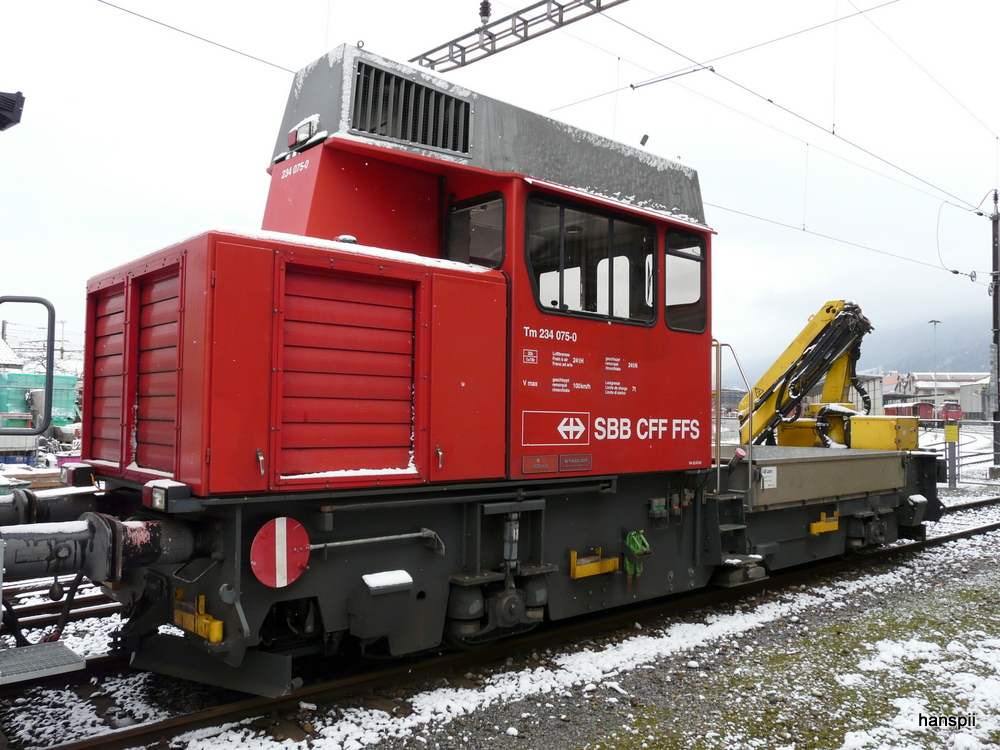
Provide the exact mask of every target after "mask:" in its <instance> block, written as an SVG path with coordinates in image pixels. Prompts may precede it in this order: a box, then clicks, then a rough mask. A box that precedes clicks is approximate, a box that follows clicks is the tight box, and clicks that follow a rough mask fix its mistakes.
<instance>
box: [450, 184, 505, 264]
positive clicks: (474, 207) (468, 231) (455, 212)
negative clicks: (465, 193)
mask: <svg viewBox="0 0 1000 750" xmlns="http://www.w3.org/2000/svg"><path fill="white" fill-rule="evenodd" d="M503 245H504V203H503V197H502V196H500V195H493V196H483V197H481V198H476V199H473V200H472V201H463V202H461V203H457V204H455V205H454V206H452V207H451V210H450V211H449V212H448V234H447V243H446V246H445V257H447V258H448V259H449V260H457V261H459V262H460V263H475V264H477V265H480V266H486V267H488V268H499V267H500V265H501V264H502V263H503Z"/></svg>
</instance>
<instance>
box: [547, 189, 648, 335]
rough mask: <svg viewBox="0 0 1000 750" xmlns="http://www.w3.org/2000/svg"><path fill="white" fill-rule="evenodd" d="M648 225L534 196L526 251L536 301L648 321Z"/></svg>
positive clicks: (583, 313)
mask: <svg viewBox="0 0 1000 750" xmlns="http://www.w3.org/2000/svg"><path fill="white" fill-rule="evenodd" d="M655 244H656V243H655V233H654V231H653V228H652V227H650V226H646V225H643V224H638V223H636V222H632V221H629V220H627V219H624V218H621V217H618V216H615V215H612V214H604V213H599V212H597V211H593V210H590V209H588V208H585V207H582V206H575V205H569V204H563V203H561V202H555V201H552V200H548V199H546V198H541V197H537V196H534V197H532V198H529V200H528V206H527V256H528V266H529V269H530V271H531V276H532V280H533V282H534V286H535V293H536V295H537V300H538V304H539V306H540V307H542V308H546V309H550V310H553V311H559V312H563V313H567V314H571V315H579V316H582V317H590V316H595V317H603V318H610V319H615V320H623V321H633V322H640V323H650V322H652V321H653V317H654V310H653V278H654V271H653V268H654V263H653V257H654V254H655Z"/></svg>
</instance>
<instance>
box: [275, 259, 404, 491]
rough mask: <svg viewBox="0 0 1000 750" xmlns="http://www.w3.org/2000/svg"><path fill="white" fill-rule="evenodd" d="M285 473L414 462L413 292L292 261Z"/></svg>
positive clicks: (283, 405)
mask: <svg viewBox="0 0 1000 750" xmlns="http://www.w3.org/2000/svg"><path fill="white" fill-rule="evenodd" d="M284 311H285V323H284V344H283V347H282V363H283V367H282V369H283V373H284V374H283V380H282V398H281V410H282V417H281V422H282V424H281V452H280V458H279V471H280V473H281V475H282V476H285V477H292V476H297V475H299V476H301V475H303V474H324V473H329V472H341V471H362V470H371V471H373V472H377V471H380V470H385V469H405V468H406V467H407V466H409V463H410V455H411V450H412V442H413V289H412V288H411V287H404V286H393V285H387V284H374V283H370V282H366V281H358V280H355V279H346V278H339V277H336V276H324V275H319V274H314V273H308V272H305V271H301V272H299V271H295V270H293V269H291V268H289V269H288V272H287V274H286V277H285V305H284Z"/></svg>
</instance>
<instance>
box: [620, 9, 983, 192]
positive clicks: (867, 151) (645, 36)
mask: <svg viewBox="0 0 1000 750" xmlns="http://www.w3.org/2000/svg"><path fill="white" fill-rule="evenodd" d="M898 1H899V0H890V2H889V3H885V5H889V4H891V3H893V2H898ZM879 7H882V6H879ZM855 15H857V14H855ZM604 17H605V18H607V19H608V20H610V21H612V22H613V23H616V24H618V25H619V26H621V27H622V28H624V29H627V30H628V31H631V32H632V33H634V34H637V35H639V36H641V37H642V38H643V39H647V40H648V41H650V42H652V43H653V44H656V45H657V46H659V47H662V48H663V49H665V50H667V51H668V52H671V53H673V54H675V55H677V56H679V57H682V58H684V59H685V60H687V61H688V62H690V63H691V64H692V65H694V66H701V67H705V66H709V65H712V64H714V63H715V62H717V61H718V60H719V59H721V58H713V59H712V60H707V61H704V62H700V61H698V60H695V59H694V58H692V57H689V56H688V55H685V54H684V53H683V52H679V51H678V50H675V49H673V48H672V47H670V46H669V45H667V44H664V43H663V42H661V41H659V40H658V39H655V38H653V37H651V36H650V35H649V34H646V33H645V32H642V31H639V30H638V29H636V28H633V27H632V26H629V25H628V24H627V23H624V22H623V21H620V20H618V19H617V18H612V17H611V16H608V15H605V16H604ZM830 23H833V21H828V22H826V23H824V24H820V25H819V26H816V27H814V28H820V27H821V26H826V25H829V24H830ZM757 46H759V45H757ZM748 49H753V48H748ZM731 54H736V53H731ZM729 56H730V55H724V56H723V57H729ZM708 69H709V70H710V71H711V72H712V73H714V74H715V75H717V76H719V78H721V79H722V80H724V81H726V82H727V83H729V84H731V85H733V86H736V87H737V88H739V89H740V90H742V91H744V92H746V93H747V94H750V95H751V96H754V97H756V98H758V99H761V100H763V101H765V102H767V103H768V104H771V105H773V106H775V107H777V108H778V109H780V110H781V111H783V112H785V113H786V114H789V115H791V116H792V117H795V118H796V119H798V120H800V121H802V122H804V123H806V124H807V125H810V126H812V127H814V128H818V129H819V130H822V131H823V132H824V133H828V134H829V135H830V136H832V137H833V138H836V139H838V140H840V141H842V142H843V143H845V144H847V145H848V146H851V147H852V148H854V149H857V150H858V151H861V152H862V153H864V154H866V155H868V156H870V157H872V158H873V159H876V160H877V161H880V162H882V163H883V164H885V165H886V166H889V167H892V168H893V169H895V170H898V171H899V172H902V173H903V174H905V175H906V176H908V177H910V178H912V179H914V180H917V181H918V182H921V183H923V184H924V185H927V186H928V187H930V188H932V189H933V190H936V191H938V192H939V193H941V194H942V195H947V196H948V197H949V198H953V199H954V200H956V201H958V202H959V203H963V204H965V205H966V206H968V210H969V211H975V210H976V206H974V205H973V204H972V203H970V202H969V201H967V200H965V199H964V198H960V197H958V196H957V195H954V194H953V193H951V192H950V191H948V190H945V189H944V188H942V187H939V186H937V185H935V184H934V183H932V182H930V181H928V180H925V179H924V178H922V177H920V176H918V175H916V174H914V173H913V172H911V171H909V170H908V169H905V168H904V167H901V166H899V165H898V164H896V163H894V162H892V161H890V160H889V159H886V158H885V157H883V156H879V155H878V154H876V153H875V152H874V151H871V150H870V149H867V148H865V147H864V146H862V145H860V144H858V143H855V142H854V141H852V140H850V139H848V138H844V137H843V136H842V135H838V134H837V133H832V132H830V131H829V130H828V129H827V128H825V127H824V126H822V125H820V124H819V123H817V122H815V121H813V120H811V119H809V118H808V117H806V116H805V115H802V114H799V113H798V112H796V111H794V110H793V109H790V108H789V107H786V106H784V105H782V104H778V103H777V102H775V101H774V100H773V99H770V98H768V97H767V96H765V95H764V94H761V93H759V92H757V91H755V90H753V89H752V88H750V87H749V86H746V85H744V84H742V83H739V82H738V81H735V80H733V79H732V78H729V77H728V76H725V75H723V74H722V73H720V72H719V71H718V70H716V69H715V68H714V67H711V68H708ZM668 79H669V77H668V76H665V77H661V78H659V79H653V80H650V81H647V82H645V83H643V84H641V85H642V86H646V85H651V84H653V83H659V82H660V81H663V80H668ZM639 85H640V84H636V85H635V86H634V88H638V87H639Z"/></svg>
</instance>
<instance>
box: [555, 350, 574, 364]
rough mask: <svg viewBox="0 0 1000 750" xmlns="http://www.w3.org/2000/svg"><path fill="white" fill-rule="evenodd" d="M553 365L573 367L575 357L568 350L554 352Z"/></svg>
mask: <svg viewBox="0 0 1000 750" xmlns="http://www.w3.org/2000/svg"><path fill="white" fill-rule="evenodd" d="M552 366H553V367H572V366H573V357H572V356H571V355H570V354H568V353H567V352H552Z"/></svg>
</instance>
